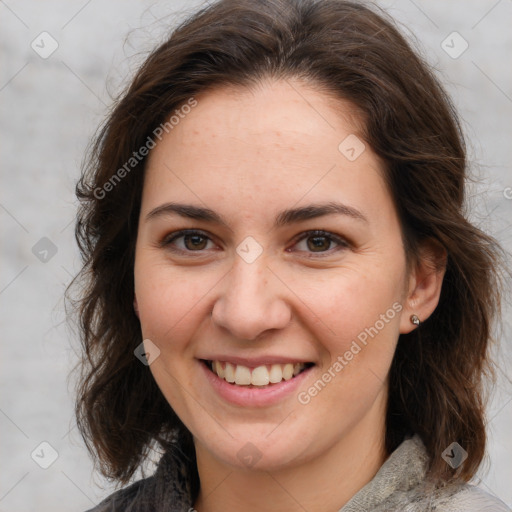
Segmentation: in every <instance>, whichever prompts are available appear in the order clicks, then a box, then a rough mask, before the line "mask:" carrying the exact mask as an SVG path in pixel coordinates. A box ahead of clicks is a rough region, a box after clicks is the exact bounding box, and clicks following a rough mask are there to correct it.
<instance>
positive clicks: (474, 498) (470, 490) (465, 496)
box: [440, 484, 511, 512]
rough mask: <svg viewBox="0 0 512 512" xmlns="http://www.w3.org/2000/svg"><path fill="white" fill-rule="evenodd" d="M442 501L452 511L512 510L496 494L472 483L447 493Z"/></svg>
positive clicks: (499, 511) (509, 511) (505, 511)
mask: <svg viewBox="0 0 512 512" xmlns="http://www.w3.org/2000/svg"><path fill="white" fill-rule="evenodd" d="M441 501H444V503H443V505H444V506H445V507H447V508H446V510H447V511H448V510H449V511H450V512H451V511H454V512H457V511H459V510H460V511H461V512H462V511H464V512H472V511H475V512H511V508H510V507H508V506H507V505H506V504H505V503H504V502H503V501H501V500H500V499H498V498H497V497H496V496H493V495H492V494H489V493H488V492H486V491H484V490H483V489H482V488H480V487H476V486H474V485H470V484H464V485H462V486H461V487H460V488H459V489H458V490H457V492H455V493H447V496H446V497H445V499H444V500H443V499H441ZM440 510H444V508H440Z"/></svg>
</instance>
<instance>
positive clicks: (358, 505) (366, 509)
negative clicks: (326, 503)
mask: <svg viewBox="0 0 512 512" xmlns="http://www.w3.org/2000/svg"><path fill="white" fill-rule="evenodd" d="M427 461H428V457H427V453H426V451H425V447H424V445H423V443H422V441H421V439H420V438H419V436H417V435H416V436H414V437H412V438H410V439H406V440H405V441H403V443H402V444H401V445H400V446H399V447H398V448H397V449H396V450H395V451H394V452H393V453H392V454H391V455H390V456H389V457H388V459H387V460H386V462H385V463H384V464H383V465H382V467H381V468H380V470H379V471H378V472H377V474H376V475H375V477H374V478H373V479H372V480H371V481H370V482H369V483H368V484H367V485H365V486H364V487H363V488H362V489H361V490H360V491H359V492H358V493H357V494H355V495H354V496H353V497H352V499H351V500H350V501H349V502H348V503H347V504H346V505H345V506H344V507H342V508H341V509H340V510H339V512H511V509H510V508H509V507H507V506H506V505H505V504H504V503H503V502H502V501H500V500H499V499H498V498H495V497H494V496H492V495H490V494H488V493H486V492H485V491H483V490H482V489H480V488H478V487H475V486H473V485H469V484H454V485H449V486H446V487H444V488H442V489H432V488H429V487H428V485H427V484H426V483H425V473H426V465H427ZM192 507H193V503H192V499H191V492H190V485H189V478H188V474H187V464H186V463H185V459H184V457H183V455H182V454H181V453H180V452H179V451H178V450H177V451H176V452H172V453H171V452H168V453H166V454H165V455H164V456H163V457H162V459H161V461H160V463H159V465H158V468H157V471H156V472H155V474H154V475H153V476H152V477H149V478H146V479H144V480H140V481H138V482H135V483H134V484H132V485H131V486H129V487H127V488H126V489H121V490H120V491H117V492H116V493H114V494H112V495H111V496H109V497H108V498H107V499H106V500H105V501H103V502H102V503H100V504H99V505H98V506H97V507H95V508H93V509H91V510H89V511H88V512H189V511H190V510H192Z"/></svg>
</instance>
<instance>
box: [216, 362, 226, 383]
mask: <svg viewBox="0 0 512 512" xmlns="http://www.w3.org/2000/svg"><path fill="white" fill-rule="evenodd" d="M213 371H214V372H215V373H216V374H217V375H218V376H219V377H220V378H221V379H223V378H224V375H225V372H224V368H222V363H221V362H220V361H214V362H213Z"/></svg>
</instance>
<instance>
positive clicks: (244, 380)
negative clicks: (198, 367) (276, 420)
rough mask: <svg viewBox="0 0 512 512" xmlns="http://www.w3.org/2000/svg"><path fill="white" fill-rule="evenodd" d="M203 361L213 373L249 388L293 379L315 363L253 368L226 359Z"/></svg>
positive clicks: (231, 382) (262, 386)
mask: <svg viewBox="0 0 512 512" xmlns="http://www.w3.org/2000/svg"><path fill="white" fill-rule="evenodd" d="M201 361H202V363H203V364H205V365H206V367H207V368H208V369H209V370H210V371H211V372H212V373H214V374H215V375H217V376H218V377H220V378H221V379H223V380H225V381H226V382H229V383H230V384H233V385H235V386H244V387H248V388H251V387H255V388H265V387H270V386H272V385H274V384H279V383H280V382H282V381H283V380H284V381H286V380H291V379H293V378H294V377H296V376H297V375H299V374H300V373H302V372H303V371H305V370H307V369H308V368H311V367H312V366H313V365H314V363H286V364H270V365H261V366H257V367H256V368H252V369H251V368H249V367H247V366H244V365H241V364H233V363H229V362H226V361H208V360H205V359H202V360H201Z"/></svg>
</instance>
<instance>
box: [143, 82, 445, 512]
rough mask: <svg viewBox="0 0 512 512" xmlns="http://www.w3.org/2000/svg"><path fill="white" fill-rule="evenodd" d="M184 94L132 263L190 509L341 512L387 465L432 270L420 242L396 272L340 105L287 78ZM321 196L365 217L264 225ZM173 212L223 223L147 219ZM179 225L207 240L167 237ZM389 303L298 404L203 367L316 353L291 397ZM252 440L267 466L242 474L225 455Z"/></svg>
mask: <svg viewBox="0 0 512 512" xmlns="http://www.w3.org/2000/svg"><path fill="white" fill-rule="evenodd" d="M196 99H197V102H198V104H197V106H196V107H195V108H193V109H192V110H191V112H190V113H189V114H188V115H187V116H186V117H184V119H182V120H180V122H179V124H178V125H177V126H175V127H174V129H173V130H172V131H170V132H169V133H168V134H166V135H165V136H164V138H163V139H162V141H161V142H159V143H158V144H157V146H156V147H155V149H153V150H152V151H151V154H150V157H149V161H148V165H147V170H146V172H147V174H146V178H145V183H144V189H143V198H142V206H141V213H140V222H139V230H138V237H137V245H136V259H135V269H134V271H135V292H136V304H135V305H136V308H137V310H138V315H139V318H140V321H141V326H142V331H143V336H144V339H150V340H151V341H152V343H154V344H155V345H157V346H158V348H159V350H160V355H159V357H157V358H156V359H155V361H154V362H153V363H152V364H151V366H150V370H151V372H152V374H153V376H154V378H155V380H156V382H157V384H158V386H159V387H160V389H161V390H162V392H163V394H164V395H165V397H166V399H167V400H168V402H169V404H170V405H171V407H172V408H173V409H174V410H175V411H176V413H177V414H178V415H179V417H180V418H181V419H182V421H183V422H184V423H185V425H186V426H187V427H188V428H189V430H190V431H191V432H192V434H193V436H194V439H195V445H196V453H197V460H198V471H199V476H200V479H201V491H200V494H199V498H198V500H197V501H196V503H195V508H196V509H197V510H198V511H200V512H210V511H220V510H222V511H223V512H229V511H231V510H233V511H234V510H241V509H243V510H247V511H251V510H267V511H273V510H280V511H283V510H290V511H291V510H298V509H300V508H301V507H304V508H305V509H306V510H308V511H310V512H314V511H317V510H318V511H320V510H322V511H324V512H325V511H326V510H332V511H336V510H338V509H339V508H340V507H341V506H343V505H344V504H345V503H346V502H347V501H348V500H349V499H350V498H351V497H352V496H353V495H354V494H355V493H356V492H357V491H358V490H359V489H361V487H363V486H364V485H365V484H366V483H367V482H369V481H370V480H371V479H372V478H373V476H374V475H375V473H376V472H377V470H378V469H379V467H380V466H381V465H382V464H383V462H384V461H385V459H386V457H387V455H388V454H386V453H385V450H384V438H385V411H386V400H387V389H388V383H387V375H388V371H389V368H390V365H391V362H392V358H393V354H394V350H395V347H396V343H397V340H398V336H399V334H400V333H406V332H409V331H411V330H412V329H413V328H415V326H414V325H413V324H412V323H411V321H410V316H411V314H413V313H414V314H416V315H418V316H419V318H421V319H422V320H425V319H426V318H427V317H428V316H429V315H430V314H431V313H432V311H433V310H434V309H435V307H436V305H437V302H438V298H439V293H440V288H441V282H442V277H443V272H442V270H440V271H433V269H432V260H433V259H434V257H435V251H434V250H433V249H432V248H429V247H425V248H424V249H423V251H422V254H421V258H420V261H419V263H418V264H417V265H416V266H414V268H413V269H412V270H411V271H410V272H408V271H407V266H406V257H405V253H404V248H403V244H402V236H401V229H400V223H399V220H398V217H397V213H396V209H395V206H394V204H393V201H392V199H391V196H390V193H389V191H388V189H387V187H386V185H385V183H384V180H383V178H382V176H383V169H382V164H381V162H380V161H379V159H378V158H377V156H376V155H375V154H374V153H373V152H372V150H371V148H370V147H369V145H368V144H366V148H365V150H364V151H363V152H362V154H361V155H360V156H359V157H358V158H357V159H356V160H354V161H349V160H348V159H347V158H346V157H345V155H344V154H342V153H341V152H340V151H339V149H338V146H339V144H340V142H342V141H343V140H344V139H345V138H346V137H347V136H348V135H350V134H356V135H357V134H358V133H360V132H359V130H358V128H359V127H360V120H359V119H358V117H357V114H356V113H355V110H354V109H353V107H352V106H351V105H350V104H349V103H346V102H342V101H339V100H337V101H336V103H335V102H334V100H333V99H332V98H330V97H328V96H327V95H325V94H324V93H322V92H319V91H318V90H317V89H315V88H313V87H312V86H311V85H310V84H306V83H304V82H299V81H292V80H286V81H265V82H263V83H261V84H260V85H259V86H258V87H256V88H253V89H251V90H249V89H241V88H240V89H233V88H226V87H224V88H219V89H215V90H212V91H208V92H207V93H203V94H201V95H199V96H197V97H196ZM359 138H360V139H361V140H362V137H361V136H360V137H359ZM330 201H337V202H340V203H343V204H344V205H346V206H349V207H351V208H354V209H357V210H358V211H359V212H360V213H361V214H362V215H363V216H364V218H365V220H361V219H359V218H354V217H353V216H350V215H341V214H330V215H324V216H320V217H316V218H312V219H309V220H301V221H299V222H295V223H291V224H288V225H284V226H280V227H274V220H275V217H276V216H277V214H278V212H280V211H282V210H284V209H289V208H297V207H301V206H305V205H310V204H319V203H327V202H330ZM169 202H176V203H178V202H179V203H186V204H191V205H195V206H200V207H207V208H209V209H211V210H214V211H215V212H216V213H217V214H218V215H220V216H221V217H222V218H223V219H224V220H225V224H223V223H216V222H209V221H204V220H195V219H190V218H185V217H182V216H180V215H177V214H167V215H164V214H162V215H155V216H153V217H151V218H148V214H149V213H150V212H151V211H152V210H154V209H155V208H157V207H159V206H161V205H163V204H166V203H169ZM181 229H196V230H199V231H200V232H201V233H200V234H203V235H204V236H205V237H206V238H201V237H200V238H199V239H195V241H196V245H194V244H192V243H190V239H187V240H188V242H187V245H185V239H184V238H183V237H182V238H180V239H177V240H175V241H174V242H171V243H170V245H167V246H165V245H163V244H162V243H161V242H162V241H163V240H165V239H167V240H169V238H170V237H169V235H170V234H172V233H176V232H177V231H179V230H181ZM308 230H324V231H327V232H329V233H334V234H336V235H338V236H339V237H340V238H342V239H344V240H345V242H344V243H342V244H339V243H337V242H336V240H333V241H331V242H329V239H328V238H320V244H319V245H320V249H319V248H315V247H317V246H315V245H314V244H312V243H311V242H312V239H314V236H311V235H309V238H308V235H307V234H305V232H307V231H308ZM248 236H251V237H253V239H254V240H256V241H257V243H258V244H259V245H260V246H261V249H262V253H261V255H259V257H258V258H256V259H255V261H253V262H252V263H247V261H245V260H244V259H243V258H242V257H241V256H240V255H239V254H238V253H237V252H236V249H237V247H238V246H239V245H240V244H241V242H243V241H244V239H246V237H248ZM198 241H199V242H200V243H197V242H198ZM308 241H309V243H308ZM197 246H199V249H197V248H196V247H197ZM172 247H174V248H175V249H176V250H175V251H173V250H172ZM179 249H181V252H177V251H179ZM396 303H398V304H399V305H400V308H401V311H400V312H398V313H396V314H395V315H394V317H393V318H392V319H389V318H388V321H387V322H386V323H385V326H384V327H383V328H382V329H380V330H379V332H378V334H377V335H375V336H374V337H373V338H369V341H368V343H367V345H366V346H364V347H363V348H362V350H361V351H360V352H359V353H357V354H356V355H355V356H354V357H353V359H352V360H351V361H350V362H349V363H348V364H347V365H346V366H344V368H343V370H342V371H340V372H338V373H336V377H335V378H333V379H332V380H331V381H330V382H329V383H328V384H327V385H326V386H325V387H324V388H323V389H322V390H321V391H320V392H319V393H318V394H317V395H316V396H314V397H313V398H312V399H311V401H310V402H309V403H307V404H306V405H303V404H301V403H299V401H298V399H297V392H294V393H292V394H291V395H290V396H287V397H285V398H284V399H282V400H281V401H280V402H279V403H278V404H277V405H272V406H265V407H243V406H238V405H233V404H231V403H228V402H227V401H225V400H224V399H222V398H221V397H220V396H219V395H218V394H217V392H216V391H214V390H213V388H212V387H211V385H210V384H209V382H208V380H207V379H206V377H205V373H204V371H203V368H202V366H201V365H202V363H201V362H200V361H199V358H204V357H205V355H208V354H212V353H216V354H217V353H223V354H230V355H234V356H240V357H260V356H268V355H274V356H289V357H290V359H292V358H295V359H297V360H305V361H311V362H313V363H315V366H314V367H313V368H312V370H310V371H309V374H308V375H307V377H306V378H305V379H304V381H303V382H301V385H300V389H299V390H298V391H307V390H308V388H310V387H311V386H312V385H313V384H314V382H315V381H317V380H318V379H319V378H321V376H322V375H323V374H325V372H327V371H328V369H329V368H330V367H332V365H333V362H334V361H336V359H337V357H338V356H343V354H344V353H345V352H346V351H347V350H349V348H350V346H351V343H352V341H353V340H355V339H356V338H357V336H358V335H359V334H360V333H361V332H362V331H364V329H365V328H368V327H370V326H374V325H375V324H376V321H377V320H379V318H382V317H381V315H383V314H386V311H388V310H389V309H390V308H392V305H393V304H396ZM386 318H387V317H386ZM248 442H250V443H252V445H253V446H254V447H255V448H251V449H253V450H256V451H257V453H258V454H259V455H260V456H261V458H260V459H259V461H258V462H257V463H256V464H254V465H253V466H248V465H247V464H245V463H244V462H243V460H241V458H239V457H238V456H237V454H238V453H239V451H240V450H241V449H242V448H243V447H244V446H246V444H247V443H248ZM319 496H321V497H322V499H321V500H319V499H318V497H319Z"/></svg>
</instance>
